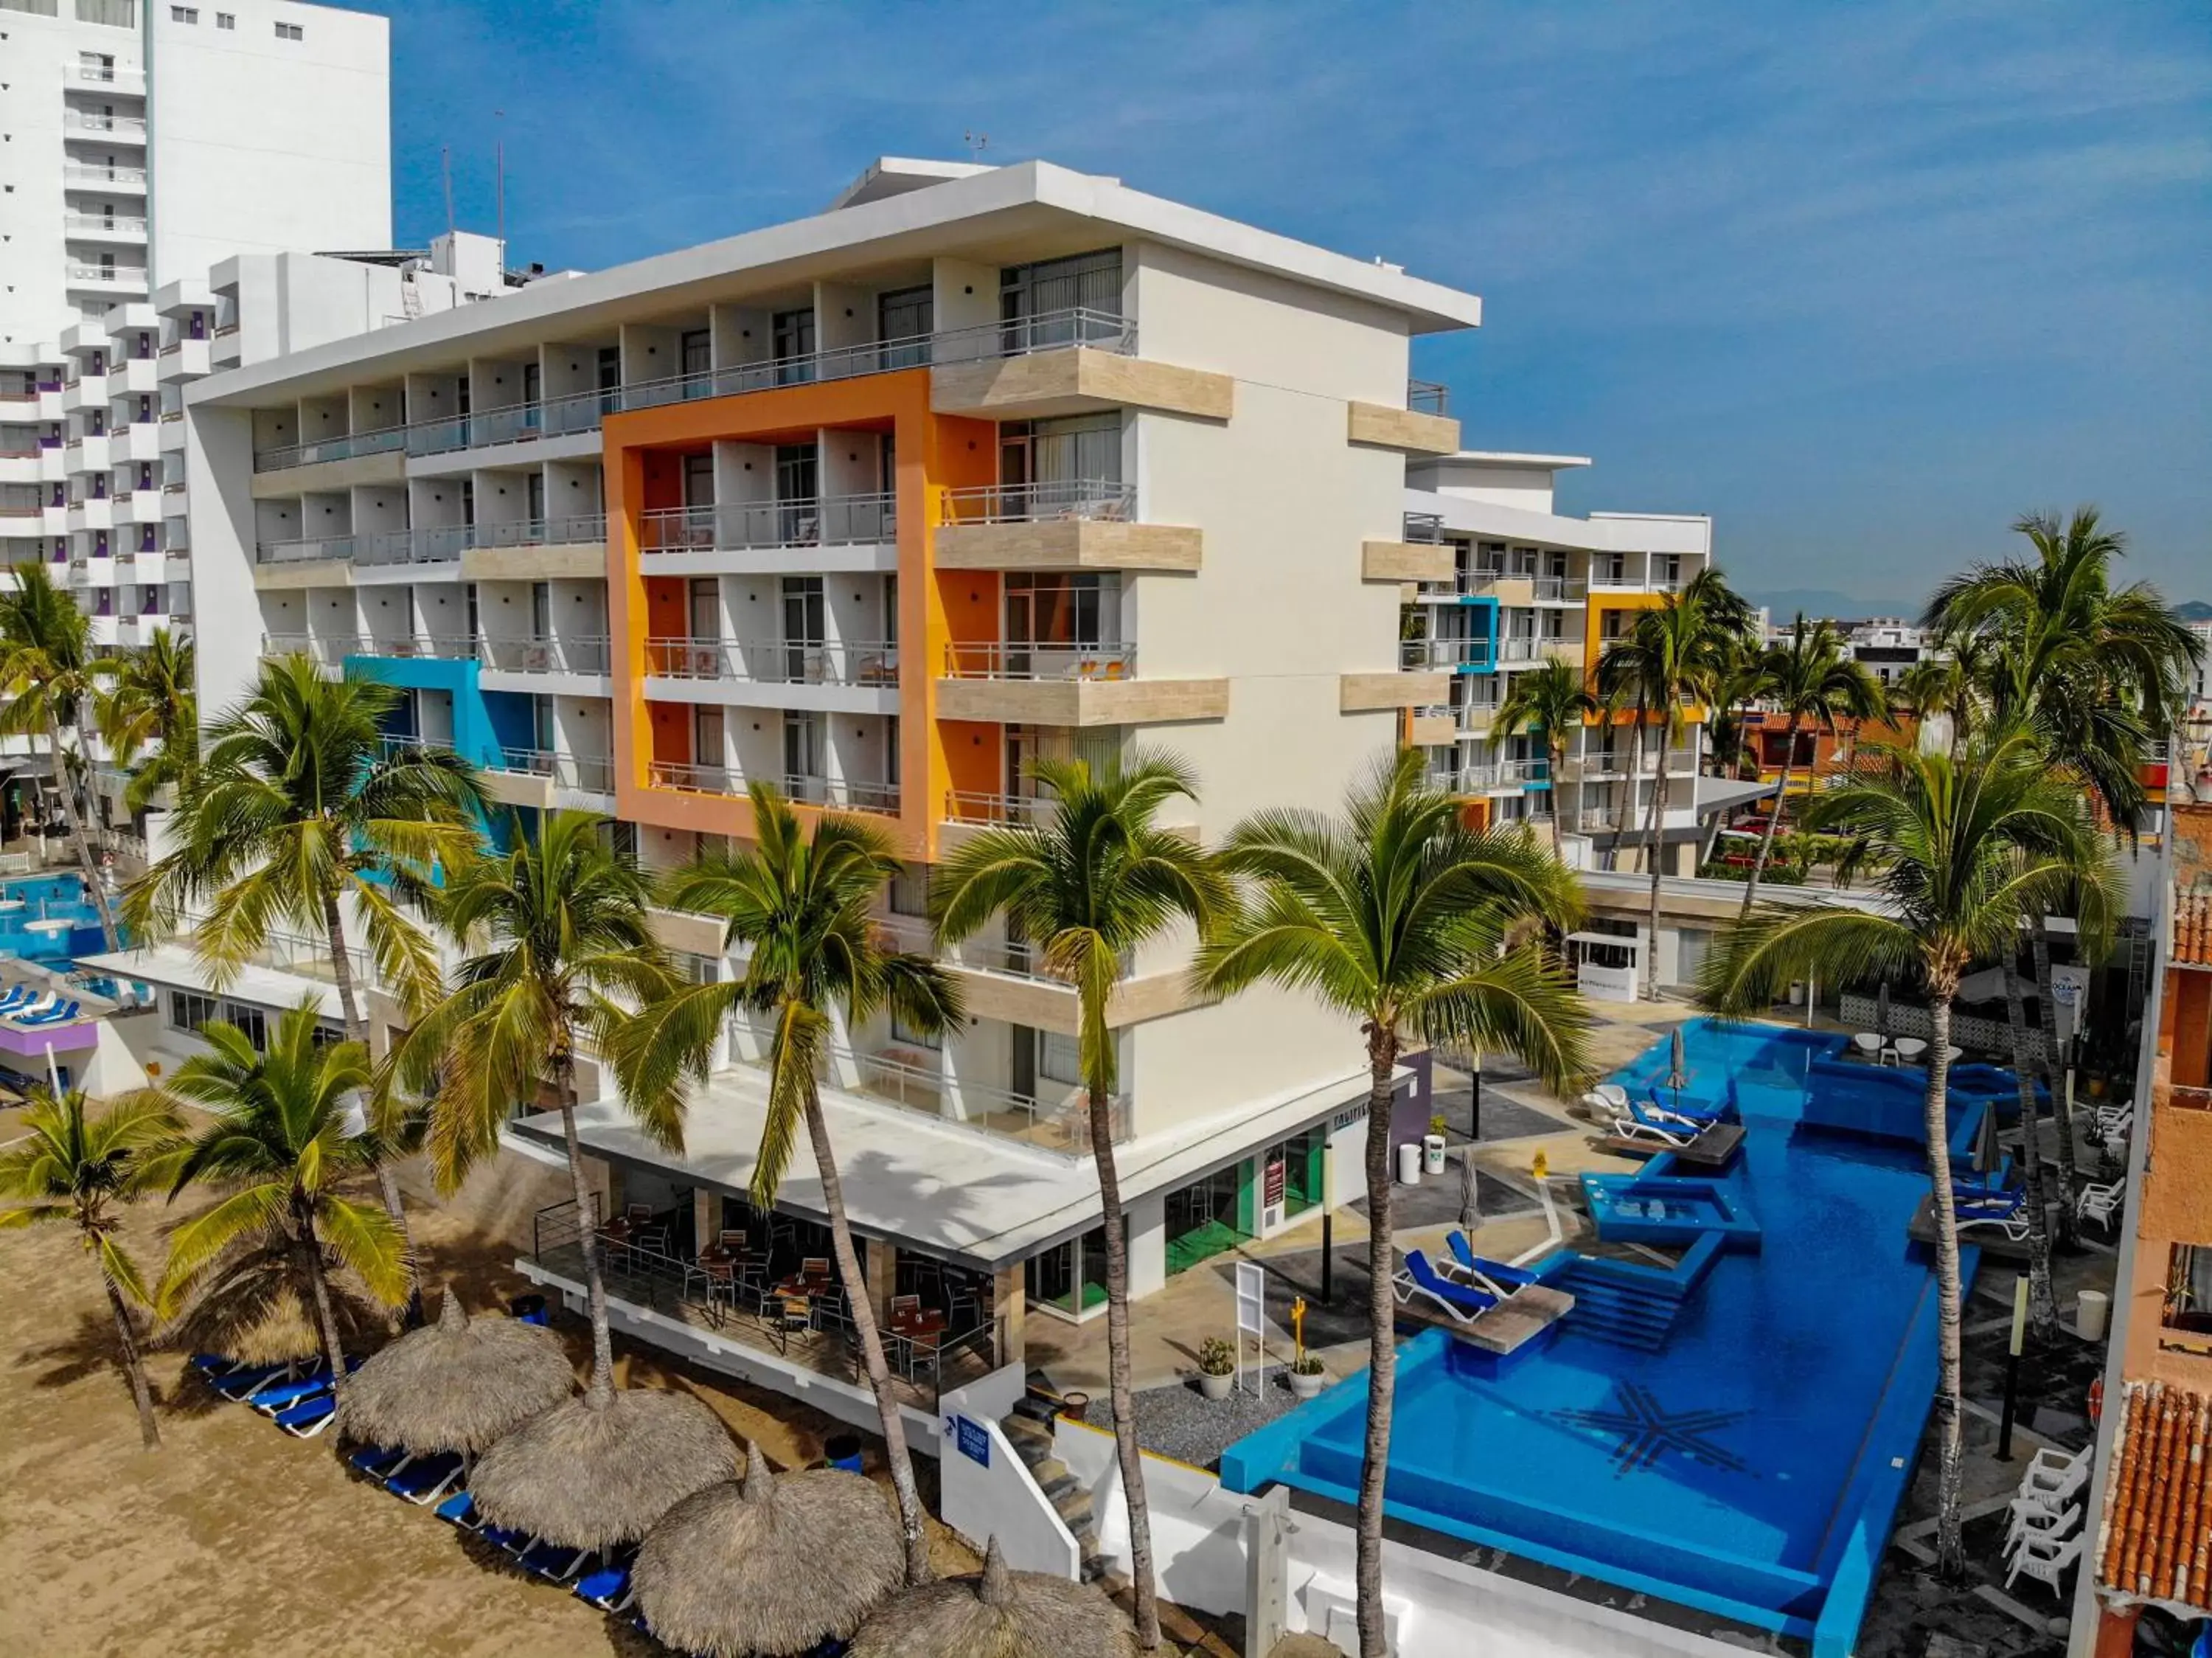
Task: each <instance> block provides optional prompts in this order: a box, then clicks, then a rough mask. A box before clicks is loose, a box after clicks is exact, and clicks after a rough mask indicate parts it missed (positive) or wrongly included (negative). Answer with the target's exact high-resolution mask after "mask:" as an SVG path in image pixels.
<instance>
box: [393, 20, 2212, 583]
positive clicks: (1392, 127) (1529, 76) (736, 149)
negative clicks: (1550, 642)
mask: <svg viewBox="0 0 2212 1658" xmlns="http://www.w3.org/2000/svg"><path fill="white" fill-rule="evenodd" d="M368 6H369V9H374V10H380V11H384V12H386V13H388V14H389V15H391V16H392V21H393V28H392V60H393V61H392V83H393V103H394V119H393V134H394V144H395V150H396V156H395V162H396V171H395V180H394V188H395V193H396V196H397V201H396V203H395V207H396V211H397V221H396V226H395V229H396V233H397V235H398V236H399V238H400V239H401V240H402V241H409V242H417V243H419V242H420V241H422V240H424V239H427V237H428V235H431V234H433V233H434V232H435V231H436V230H437V229H441V228H442V226H443V223H444V220H445V207H444V200H443V189H442V185H441V170H440V150H441V146H446V145H449V146H450V147H451V149H452V153H453V185H454V195H455V200H456V208H457V212H458V216H459V219H460V221H461V222H462V223H463V224H464V225H465V226H467V227H470V228H475V229H486V230H489V229H491V228H492V221H493V216H494V191H493V167H492V155H493V147H494V144H495V142H497V141H498V140H499V139H500V138H501V137H502V136H503V137H504V139H505V143H506V149H507V163H508V164H507V195H506V204H507V235H508V238H509V242H510V248H511V252H512V254H513V258H514V259H516V260H518V261H526V260H529V259H543V260H544V261H545V262H546V263H548V264H549V265H580V266H585V267H596V266H603V265H611V264H615V263H618V262H620V261H622V260H624V259H632V258H635V257H638V256H641V255H643V254H647V253H657V252H659V251H662V250H664V249H666V248H671V247H681V246H684V245H686V244H689V243H692V242H696V241H705V240H708V239H710V238H712V237H714V236H718V235H729V234H731V233H733V232H736V231H738V230H742V229H748V228H750V227H752V226H755V225H759V224H763V223H769V222H775V221H777V220H780V219H785V218H789V217H793V216H799V215H802V214H805V213H810V212H814V211H817V210H819V209H820V208H821V206H822V205H823V204H824V203H825V202H826V201H827V200H828V199H829V197H830V196H831V195H832V194H834V193H835V192H836V190H837V189H838V188H839V187H841V186H842V185H843V184H844V183H845V182H846V181H847V180H848V179H849V178H850V177H851V176H852V175H853V174H855V173H856V172H858V171H859V170H860V168H861V167H862V166H863V165H864V164H865V163H866V162H867V161H868V160H869V159H870V158H872V157H873V156H875V155H878V154H885V153H888V154H895V155H952V156H957V155H962V154H963V153H964V152H963V134H964V133H966V132H968V131H981V132H984V133H987V134H988V135H989V140H990V142H989V146H988V148H987V150H986V151H985V159H996V160H1009V161H1011V160H1023V159H1027V158H1029V157H1031V156H1043V157H1046V158H1048V159H1050V160H1053V161H1056V162H1062V163H1065V164H1066V165H1068V166H1072V167H1077V168H1084V169H1085V170H1088V171H1093V172H1101V173H1110V174H1117V175H1119V176H1120V177H1121V178H1122V179H1123V180H1126V181H1127V182H1128V183H1130V184H1131V185H1133V186H1137V187H1139V188H1141V189H1146V190H1150V191H1152V192H1157V193H1159V194H1162V195H1166V196H1171V197H1175V198H1178V199H1181V200H1184V201H1188V202H1191V203H1193V204H1196V205H1199V206H1201V207H1205V208H1207V209H1210V210H1214V211H1217V212H1220V213H1225V214H1228V215H1231V216H1235V217H1237V218H1242V219H1247V220H1249V221H1251V222H1254V223H1256V224H1260V225H1263V226H1266V227H1267V228H1268V229H1274V230H1279V231H1282V232H1285V233H1286V234H1289V235H1296V236H1299V237H1303V238H1304V239H1306V240H1308V241H1315V242H1318V243H1321V244H1322V245H1324V246H1327V247H1334V248H1337V249H1340V250H1341V251H1343V252H1345V253H1352V254H1355V255H1358V256H1361V257H1365V256H1369V255H1373V254H1381V255H1383V256H1384V257H1386V258H1388V259H1393V260H1395V261H1397V262H1400V263H1402V264H1403V265H1406V266H1407V269H1409V270H1410V271H1413V272H1415V273H1416V274H1419V275H1421V276H1425V277H1434V278H1436V279H1438V280H1440V281H1444V282H1449V283H1454V284H1455V285H1458V286H1462V287H1465V288H1468V289H1472V290H1474V291H1476V292H1478V293H1480V294H1481V295H1482V296H1484V299H1485V303H1486V321H1485V324H1484V326H1483V327H1482V328H1481V329H1480V331H1478V332H1474V333H1471V334H1462V335H1459V336H1455V337H1449V338H1443V339H1435V340H1429V341H1425V342H1422V343H1420V344H1418V345H1417V347H1416V357H1415V372H1416V373H1418V374H1421V375H1425V376H1427V377H1430V378H1434V379H1439V380H1445V381H1449V382H1450V383H1451V386H1452V388H1453V394H1454V409H1455V412H1457V413H1458V414H1459V415H1460V416H1461V417H1462V421H1463V423H1464V433H1465V438H1466V441H1467V442H1468V444H1469V446H1470V447H1478V448H1526V449H1543V450H1565V451H1569V452H1572V453H1577V454H1589V455H1592V456H1594V457H1595V459H1596V461H1597V465H1596V466H1595V467H1593V468H1592V469H1591V470H1590V471H1589V472H1585V473H1582V474H1578V475H1577V476H1576V478H1575V480H1574V482H1573V483H1572V484H1571V485H1569V486H1568V488H1567V490H1566V491H1565V496H1564V503H1565V505H1566V506H1567V507H1568V509H1571V510H1576V511H1581V510H1587V509H1591V508H1596V509H1607V508H1632V509H1651V510H1661V511H1698V512H1710V513H1712V514H1713V515H1715V517H1716V520H1717V525H1716V538H1717V546H1718V548H1719V550H1720V553H1721V558H1722V562H1723V564H1725V565H1726V566H1727V567H1728V568H1729V570H1730V571H1731V573H1732V574H1733V575H1734V576H1735V578H1736V579H1737V580H1738V582H1741V584H1742V585H1743V586H1745V587H1747V588H1752V589H1754V590H1762V591H1764V590H1773V589H1778V588H1829V589H1836V590H1839V591H1841V592H1844V593H1845V594H1850V595H1852V596H1853V597H1856V598H1857V599H1860V600H1867V601H1882V600H1889V601H1895V602H1917V600H1919V598H1920V597H1921V596H1923V594H1924V592H1925V590H1926V588H1927V587H1928V585H1929V582H1930V580H1931V579H1932V576H1933V575H1934V574H1935V573H1936V572H1938V571H1941V570H1945V569H1948V568H1952V567H1955V566H1956V565H1957V564H1960V563H1961V562H1963V561H1965V560H1966V559H1968V558H1978V557H1988V556H1993V555H1996V554H1999V553H2001V552H2003V551H2005V549H2006V547H2007V545H2008V541H2010V540H2011V539H2012V538H2010V537H2009V536H2008V533H2007V531H2006V526H2007V525H2008V523H2009V521H2010V520H2011V519H2012V518H2013V517H2014V516H2015V515H2016V514H2017V513H2019V512H2020V511H2021V510H2022V509H2027V508H2031V507H2036V506H2054V507H2063V506H2069V505H2071V504H2072V503H2075V502H2076V501H2094V502H2096V503H2099V504H2100V506H2101V507H2102V508H2103V509H2104V510H2105V513H2106V518H2107V520H2108V521H2111V522H2112V523H2115V524H2117V525H2118V526H2119V527H2123V528H2124V529H2125V530H2126V531H2128V533H2129V534H2130V538H2131V541H2132V544H2133V548H2134V557H2133V558H2132V559H2131V561H2130V563H2131V567H2132V570H2133V573H2135V574H2136V575H2140V576H2146V577H2148V578H2150V579H2153V580H2155V581H2157V582H2160V584H2161V585H2162V586H2164V587H2165V588H2166V590H2167V591H2168V593H2169V594H2170V595H2171V596H2173V597H2176V598H2201V599H2212V350H2208V346H2212V338H2208V336H2212V274H2208V273H2212V214H2208V204H2212V25H2208V22H2207V14H2206V12H2205V10H2204V9H2203V4H2202V0H2172V3H2165V0H2126V3H2124V4H2113V3H2111V0H2100V3H2088V4H2076V3H2059V0H2048V3H2046V0H2033V3H2030V0H1991V3H1954V0H1917V3H1903V4H1890V3H1851V4H1841V3H1836V4H1823V5H1809V4H1784V3H1775V0H1758V3H1730V0H1699V3H1697V4H1694V5H1675V6H1662V5H1656V4H1630V3H1622V4H1598V3H1587V4H1557V5H1534V4H1531V5H1524V6H1500V5H1492V4H1481V3H1452V4H1431V5H1426V6H1421V7H1405V8H1399V7H1387V6H1382V5H1373V4H1368V5H1358V6H1354V5H1350V4H1345V5H1328V6H1321V5H1306V4H1299V3H1285V0H1270V3H1266V4H1254V5H1243V4H1236V5H1218V6H1209V5H1200V4H1189V3H1186V4H1177V5H1172V6H1170V5H1148V4H1142V3H1130V0H1125V3H1120V4H1115V5H1098V6H1092V5H1079V4H1063V3H1054V4H1049V5H1046V6H1042V7H1032V8H1026V9H1024V8H1008V7H1005V6H994V7H983V6H967V5H951V4H945V5H927V6H925V5H921V4H879V5H874V6H854V5H838V4H806V5H799V4H775V5H758V4H750V3H736V0H624V3H618V4H606V5H599V4H595V3H583V0H368ZM495 111H497V112H501V113H496V114H495Z"/></svg>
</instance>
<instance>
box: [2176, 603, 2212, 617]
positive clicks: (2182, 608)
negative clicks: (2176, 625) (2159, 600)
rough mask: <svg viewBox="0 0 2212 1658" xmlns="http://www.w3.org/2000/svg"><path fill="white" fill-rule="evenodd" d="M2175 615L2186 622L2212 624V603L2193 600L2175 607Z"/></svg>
mask: <svg viewBox="0 0 2212 1658" xmlns="http://www.w3.org/2000/svg"><path fill="white" fill-rule="evenodd" d="M2173 613H2174V614H2175V615H2177V616H2179V617H2180V618H2181V619H2182V620H2183V621H2185V622H2212V602H2208V601H2207V600H2203V599H2191V600H2185V601H2184V602H2183V603H2181V604H2178V605H2176V606H2175V607H2173Z"/></svg>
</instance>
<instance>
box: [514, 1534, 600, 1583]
mask: <svg viewBox="0 0 2212 1658" xmlns="http://www.w3.org/2000/svg"><path fill="white" fill-rule="evenodd" d="M591 1557H592V1551H591V1550H589V1549H569V1548H563V1547H562V1545H559V1544H558V1543H544V1542H537V1541H533V1542H532V1544H531V1545H530V1546H529V1547H528V1548H526V1549H525V1550H523V1551H522V1553H521V1556H520V1564H521V1566H522V1569H523V1570H525V1571H526V1572H532V1573H535V1574H536V1575H537V1576H539V1577H542V1578H544V1580H545V1581H546V1582H549V1583H565V1582H568V1580H569V1579H570V1578H572V1577H574V1576H575V1575H576V1574H577V1572H578V1571H580V1570H582V1568H583V1565H584V1563H585V1562H586V1561H587V1560H589V1559H590V1558H591Z"/></svg>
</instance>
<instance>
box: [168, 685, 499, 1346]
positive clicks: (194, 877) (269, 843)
mask: <svg viewBox="0 0 2212 1658" xmlns="http://www.w3.org/2000/svg"><path fill="white" fill-rule="evenodd" d="M398 699H399V693H398V692H397V691H396V690H394V689H393V688H392V687H391V686H384V685H378V684H374V683H372V682H370V681H367V680H328V679H325V678H324V677H323V674H322V672H321V670H320V669H319V668H318V667H316V666H315V664H314V663H313V661H311V660H310V659H309V658H307V657H306V656H304V655H293V656H287V657H285V658H283V660H281V661H276V662H270V663H266V664H264V666H263V667H262V670H261V676H260V679H259V680H258V682H257V683H256V684H255V686H254V688H253V690H252V692H251V693H249V694H248V695H247V697H246V699H245V700H244V701H243V702H241V703H240V704H238V705H237V706H236V707H234V708H232V709H230V710H227V711H226V712H225V713H224V714H223V715H222V716H221V717H220V718H218V719H217V720H216V722H215V723H214V724H213V725H211V726H210V728H208V731H207V736H206V744H205V747H204V751H203V753H202V755H201V758H200V762H199V765H198V768H197V771H196V772H195V773H194V775H193V778H192V786H191V788H190V789H186V790H185V791H183V794H182V795H181V797H180V798H179V801H178V803H177V808H176V811H175V813H174V814H173V816H172V817H171V819H170V832H171V839H172V848H173V850H170V851H169V852H167V853H166V854H165V855H163V856H161V858H160V859H159V860H157V861H156V862H155V863H154V865H153V867H152V868H150V869H148V870H147V871H146V873H145V874H144V875H142V876H141V877H139V879H138V880H137V881H133V882H132V883H131V887H130V888H129V889H128V890H127V891H126V892H125V894H124V914H125V918H126V919H128V921H129V922H130V923H131V930H132V931H133V933H135V934H136V935H137V936H139V937H141V938H159V937H162V936H167V935H170V934H173V933H174V932H175V931H176V930H177V929H178V928H179V926H180V925H182V924H183V923H185V920H186V919H187V917H190V916H191V914H192V913H193V912H194V911H201V912H202V915H201V918H200V919H199V920H198V921H197V925H196V927H195V930H194V933H193V937H192V948H193V952H194V954H196V955H197V957H198V958H199V960H200V961H201V962H202V964H203V965H204V966H206V967H207V968H208V970H209V971H210V973H211V974H212V976H213V978H214V979H215V982H216V984H217V985H218V987H219V986H221V985H222V984H224V983H226V982H227V981H228V979H229V978H231V977H232V976H234V974H235V973H236V972H238V970H239V969H240V967H241V966H244V965H245V963H246V961H247V960H249V959H250V958H251V957H252V955H253V954H255V953H256V952H258V951H259V950H262V949H264V948H266V947H267V945H268V943H269V940H270V936H271V935H272V934H274V933H275V932H276V931H277V930H278V929H279V928H281V927H284V926H286V925H289V926H291V927H294V928H296V929H298V930H301V932H302V933H304V934H306V935H307V936H310V937H319V938H320V939H321V940H322V941H323V943H324V947H325V948H326V949H327V950H328V951H329V953H330V960H331V977H332V978H333V979H334V980H335V982H336V984H337V993H338V1005H339V1008H340V1009H341V1010H342V1012H343V1015H344V1019H345V1027H346V1035H347V1037H348V1039H350V1040H352V1041H355V1042H358V1043H361V1044H362V1045H364V1046H366V1045H367V1044H368V1009H367V1007H366V1005H365V1003H364V1002H363V1000H362V987H361V986H360V985H359V984H358V983H357V982H356V978H355V973H354V956H353V952H352V951H351V950H350V949H349V948H347V945H346V935H345V921H344V911H345V909H346V907H347V905H351V906H352V909H353V911H354V914H355V915H356V917H358V918H359V920H360V923H361V929H362V938H363V940H364V942H366V943H367V945H368V952H369V954H370V956H371V957H372V958H373V959H374V961H375V963H376V966H377V969H378V971H379V972H380V974H381V976H382V977H383V978H384V980H385V982H386V984H389V985H390V986H391V987H392V991H393V992H394V993H395V994H396V995H397V997H398V1000H399V1002H400V1004H401V1005H402V1007H403V1008H404V1009H406V1010H407V1011H408V1013H409V1015H410V1016H415V1015H419V1014H420V1013H421V1011H422V1009H424V1008H425V1007H426V1006H428V1003H430V1001H431V1000H432V999H433V998H434V997H435V996H436V995H437V994H438V991H439V990H440V988H441V980H440V975H439V963H438V954H437V950H436V948H435V946H434V945H433V944H432V942H431V941H430V939H429V937H428V936H427V935H426V934H425V933H424V931H423V930H422V928H420V927H418V926H417V925H416V923H414V921H412V920H411V919H410V917H409V915H408V911H409V910H410V909H412V910H415V911H418V912H421V911H428V909H429V908H430V907H431V906H432V905H434V903H435V886H434V885H433V881H432V877H433V875H434V874H435V872H436V871H437V870H438V869H441V867H442V868H443V869H445V870H447V872H448V873H450V872H451V871H452V870H453V869H456V868H458V867H459V866H460V865H463V864H465V863H466V862H467V861H468V859H469V858H470V857H471V856H473V854H474V853H475V851H476V850H477V844H478V835H477V824H478V822H479V821H480V820H481V814H482V812H483V789H482V787H481V785H480V784H479V783H477V777H476V773H475V772H474V771H473V770H472V769H471V767H470V766H469V765H467V763H466V762H465V761H464V760H462V759H460V758H459V756H458V755H455V754H453V753H450V752H449V751H447V750H444V749H426V748H413V747H410V748H404V749H400V750H398V751H397V752H392V753H387V752H386V742H385V739H384V735H383V732H382V729H381V723H380V722H382V720H383V719H384V718H385V717H386V716H387V715H389V714H390V713H391V712H392V710H393V709H394V708H395V707H397V706H398ZM378 1178H379V1180H380V1183H381V1185H382V1187H383V1192H384V1202H385V1209H386V1212H387V1213H389V1214H390V1215H391V1216H392V1221H393V1223H394V1224H396V1225H398V1227H399V1228H401V1230H402V1231H403V1232H404V1230H405V1228H406V1224H407V1221H406V1210H405V1209H404V1206H403V1204H402V1202H401V1198H400V1193H399V1182H398V1175H397V1173H395V1172H394V1171H393V1169H392V1167H391V1166H390V1165H389V1164H388V1163H382V1164H380V1165H379V1168H378ZM420 1305H421V1301H420V1295H419V1292H418V1293H417V1295H415V1296H414V1297H411V1298H410V1305H409V1318H410V1322H411V1321H412V1320H414V1318H415V1317H416V1315H417V1314H418V1313H419V1310H420Z"/></svg>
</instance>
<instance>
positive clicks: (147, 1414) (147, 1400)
mask: <svg viewBox="0 0 2212 1658" xmlns="http://www.w3.org/2000/svg"><path fill="white" fill-rule="evenodd" d="M100 1283H101V1284H102V1285H103V1286H105V1288H106V1290H107V1309H108V1311H109V1312H111V1313H112V1314H115V1341H116V1345H117V1346H118V1347H119V1348H120V1349H121V1350H122V1352H123V1374H124V1375H126V1376H128V1377H129V1378H130V1379H131V1400H132V1402H133V1403H134V1404H136V1405H137V1407H138V1437H139V1438H141V1439H142V1440H143V1441H144V1442H146V1448H147V1449H148V1450H149V1451H151V1450H155V1449H158V1448H160V1446H161V1429H159V1428H158V1427H156V1426H155V1423H154V1395H153V1393H152V1392H151V1390H150V1389H149V1388H148V1387H147V1386H146V1361H145V1360H144V1359H143V1358H141V1357H140V1356H139V1354H138V1338H137V1337H136V1336H134V1335H132V1334H131V1309H130V1308H127V1307H125V1305H124V1304H123V1292H122V1291H121V1290H120V1289H117V1288H116V1287H115V1280H114V1279H112V1278H111V1277H108V1276H107V1275H106V1273H105V1272H103V1273H101V1274H100Z"/></svg>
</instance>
